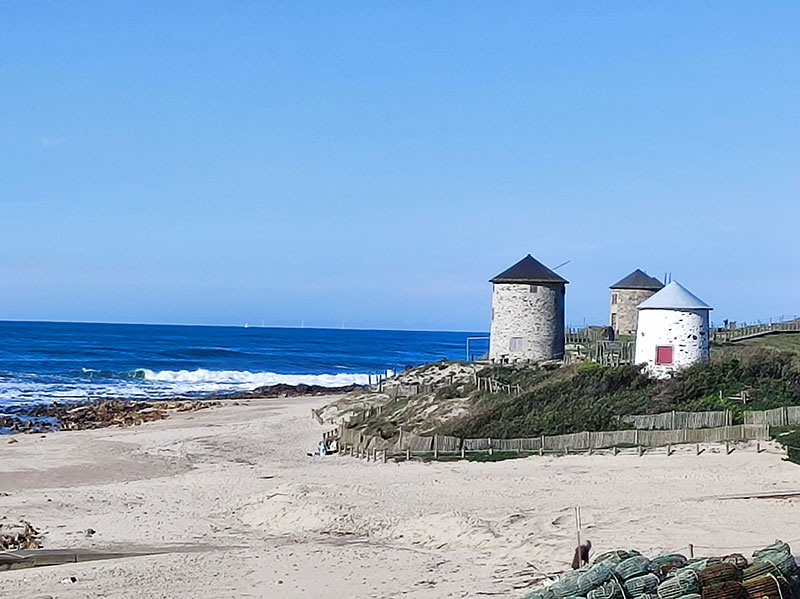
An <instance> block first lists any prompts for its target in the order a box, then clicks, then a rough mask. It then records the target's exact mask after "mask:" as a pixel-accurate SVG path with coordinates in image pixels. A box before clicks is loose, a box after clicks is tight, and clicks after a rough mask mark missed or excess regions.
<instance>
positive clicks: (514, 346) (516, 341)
mask: <svg viewBox="0 0 800 599" xmlns="http://www.w3.org/2000/svg"><path fill="white" fill-rule="evenodd" d="M522 346H523V342H522V337H512V338H511V341H509V344H508V349H509V350H510V351H522V349H523V347H522Z"/></svg>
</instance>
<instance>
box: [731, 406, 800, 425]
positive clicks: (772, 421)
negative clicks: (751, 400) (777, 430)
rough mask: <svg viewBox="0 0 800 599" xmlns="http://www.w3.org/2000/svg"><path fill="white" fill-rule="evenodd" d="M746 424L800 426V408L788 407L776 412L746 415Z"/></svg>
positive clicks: (777, 409) (753, 412) (759, 412)
mask: <svg viewBox="0 0 800 599" xmlns="http://www.w3.org/2000/svg"><path fill="white" fill-rule="evenodd" d="M744 422H745V424H752V425H766V426H792V425H795V424H800V406H787V407H783V408H775V409H774V410H763V411H750V412H745V413H744Z"/></svg>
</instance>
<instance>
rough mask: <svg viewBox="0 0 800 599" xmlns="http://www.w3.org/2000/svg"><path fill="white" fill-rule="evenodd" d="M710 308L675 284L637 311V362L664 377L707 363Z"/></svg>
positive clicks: (650, 372) (644, 302)
mask: <svg viewBox="0 0 800 599" xmlns="http://www.w3.org/2000/svg"><path fill="white" fill-rule="evenodd" d="M711 309H712V308H711V306H709V305H708V304H706V303H705V302H703V301H702V300H701V299H699V298H698V297H697V296H695V295H693V294H692V293H691V292H689V291H688V290H687V289H686V288H685V287H683V286H681V285H679V284H678V283H676V282H675V281H673V282H672V283H670V284H669V285H667V286H666V287H664V288H663V289H662V290H661V291H659V292H658V293H656V294H655V295H653V296H652V297H651V298H649V299H646V300H645V301H643V302H642V303H641V304H639V307H638V308H637V311H638V313H639V317H638V323H637V326H636V363H637V364H644V365H645V370H646V371H647V372H648V373H649V374H650V375H652V376H655V377H658V378H664V377H667V376H669V374H670V373H671V372H675V371H677V370H681V369H683V368H686V367H688V366H691V365H692V364H695V363H697V362H702V361H705V360H708V334H709V312H710V311H711Z"/></svg>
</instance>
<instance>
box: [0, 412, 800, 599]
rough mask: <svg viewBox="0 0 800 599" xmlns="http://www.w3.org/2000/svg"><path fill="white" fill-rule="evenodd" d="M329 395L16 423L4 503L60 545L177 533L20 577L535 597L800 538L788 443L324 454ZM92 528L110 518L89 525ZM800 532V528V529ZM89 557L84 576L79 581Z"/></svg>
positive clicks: (118, 588)
mask: <svg viewBox="0 0 800 599" xmlns="http://www.w3.org/2000/svg"><path fill="white" fill-rule="evenodd" d="M330 401H332V398H330V397H314V398H291V399H269V400H249V401H244V402H239V404H238V405H233V404H232V403H223V405H221V406H219V407H216V408H212V409H208V410H203V411H199V412H187V413H180V414H175V415H173V416H171V417H170V418H169V419H167V420H164V421H160V422H154V423H149V424H144V425H142V426H139V427H135V428H129V429H101V430H91V431H75V432H62V433H49V434H47V435H45V436H44V437H42V436H39V435H18V436H16V437H15V439H16V440H17V441H18V442H17V443H13V444H9V443H8V437H2V438H0V492H2V493H4V495H0V515H3V516H5V517H6V518H8V520H11V521H14V520H18V519H20V518H24V519H25V520H28V521H30V522H31V523H32V524H33V525H34V526H35V527H37V528H40V529H42V530H43V531H45V532H46V536H45V537H44V547H45V548H53V549H55V548H84V549H98V550H99V549H102V550H110V551H130V550H141V551H148V550H154V549H158V550H164V549H168V550H169V552H168V553H162V554H158V555H147V556H140V557H131V558H125V559H117V560H109V561H95V562H86V563H80V564H69V565H62V566H53V567H43V568H35V569H27V570H17V571H10V572H0V594H1V595H2V596H17V597H48V596H49V597H58V598H71V597H142V598H157V597H158V598H163V597H209V598H212V597H213V598H216V597H219V598H223V597H224V598H231V597H270V598H282V597H326V598H329V599H336V598H339V597H342V598H345V597H347V598H355V597H358V598H360V597H411V598H434V597H436V598H442V597H481V596H486V595H502V596H508V597H519V596H521V595H522V594H523V593H524V592H525V590H524V588H523V587H524V586H525V585H526V584H529V583H530V581H531V580H532V578H534V577H537V576H541V575H543V574H545V573H551V572H555V571H559V570H562V569H564V568H565V567H567V566H568V564H569V562H570V561H571V558H572V551H573V547H574V544H575V524H574V517H573V507H574V506H576V505H580V506H581V509H582V518H583V524H584V531H583V538H588V539H591V540H592V542H593V544H594V549H595V550H596V551H598V552H600V551H605V550H607V549H612V548H630V547H635V548H637V549H639V550H641V551H643V552H645V553H648V554H650V553H653V554H654V553H656V552H662V551H672V550H680V551H684V552H685V551H687V546H688V544H689V543H693V544H694V545H695V547H696V553H698V554H725V553H730V552H733V551H741V552H743V553H745V554H747V555H749V554H750V553H751V552H752V550H753V549H754V548H756V547H757V546H762V545H765V544H767V543H769V542H771V541H773V540H774V539H775V538H783V539H784V540H787V541H797V539H795V538H794V537H798V538H800V532H798V531H800V510H798V509H797V506H796V503H797V500H786V499H782V500H781V499H747V500H722V499H708V497H710V496H719V495H726V494H737V493H745V492H763V491H770V490H785V489H797V488H800V483H799V481H800V467H798V466H795V465H793V464H790V463H787V462H784V461H782V458H781V455H780V454H779V450H778V449H777V448H776V447H771V448H770V450H769V451H767V452H764V453H761V454H757V453H756V451H755V448H754V446H748V447H742V446H740V447H739V448H738V449H737V450H736V451H734V452H733V453H732V454H731V455H725V453H724V447H712V448H709V449H708V450H707V451H705V452H704V453H703V454H701V455H700V456H696V455H694V447H693V446H692V447H690V448H689V447H685V448H677V449H679V450H678V451H677V453H676V454H674V455H672V456H670V457H667V456H666V455H665V453H664V452H663V450H661V452H660V453H656V452H653V453H652V454H646V455H645V456H643V457H641V458H640V457H638V456H636V455H635V454H628V455H618V456H611V455H593V456H566V457H539V456H533V457H530V458H526V459H517V460H508V461H504V462H499V463H467V462H452V463H428V464H425V463H419V462H415V463H399V464H397V463H389V464H373V463H366V462H364V461H358V460H355V459H353V458H347V457H337V456H330V457H326V458H309V457H307V456H306V451H308V450H312V449H314V447H315V446H316V443H317V441H318V440H319V438H320V434H321V432H322V431H323V430H325V429H324V428H323V427H321V426H320V425H319V424H318V423H317V422H316V421H315V420H313V419H312V418H311V408H312V407H314V408H316V407H320V406H322V405H324V404H326V403H328V402H330ZM87 529H92V530H93V531H95V532H94V533H93V534H87ZM798 542H800V541H798ZM72 576H74V577H75V579H76V581H75V582H71V581H69V577H72Z"/></svg>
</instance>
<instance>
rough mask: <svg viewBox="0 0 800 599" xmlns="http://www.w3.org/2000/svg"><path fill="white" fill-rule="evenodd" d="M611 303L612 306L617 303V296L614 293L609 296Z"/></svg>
mask: <svg viewBox="0 0 800 599" xmlns="http://www.w3.org/2000/svg"><path fill="white" fill-rule="evenodd" d="M611 303H612V304H616V303H617V294H616V293H612V294H611Z"/></svg>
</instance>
